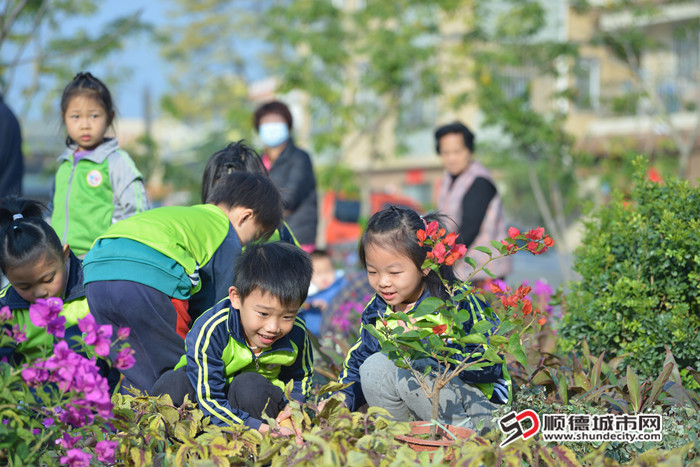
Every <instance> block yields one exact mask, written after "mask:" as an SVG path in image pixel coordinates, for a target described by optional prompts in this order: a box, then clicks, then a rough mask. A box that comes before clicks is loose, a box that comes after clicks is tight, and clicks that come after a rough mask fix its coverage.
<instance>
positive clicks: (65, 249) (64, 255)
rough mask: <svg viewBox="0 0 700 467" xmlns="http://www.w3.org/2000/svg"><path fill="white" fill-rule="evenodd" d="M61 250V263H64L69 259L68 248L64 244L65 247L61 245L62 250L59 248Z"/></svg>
mask: <svg viewBox="0 0 700 467" xmlns="http://www.w3.org/2000/svg"><path fill="white" fill-rule="evenodd" d="M61 250H62V251H63V262H64V263H65V262H67V261H68V259H69V258H70V247H69V246H68V244H67V243H66V244H65V245H63V248H61Z"/></svg>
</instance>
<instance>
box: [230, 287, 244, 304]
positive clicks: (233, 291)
mask: <svg viewBox="0 0 700 467" xmlns="http://www.w3.org/2000/svg"><path fill="white" fill-rule="evenodd" d="M228 298H229V300H231V306H233V307H234V308H235V309H237V310H240V309H241V295H240V294H239V293H238V289H237V288H235V287H234V286H231V287H229V288H228Z"/></svg>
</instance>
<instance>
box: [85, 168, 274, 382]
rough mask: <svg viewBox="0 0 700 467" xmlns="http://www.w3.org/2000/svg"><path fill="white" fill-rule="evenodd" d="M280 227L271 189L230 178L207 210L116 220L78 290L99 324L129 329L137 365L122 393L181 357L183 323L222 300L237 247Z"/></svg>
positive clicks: (159, 211)
mask: <svg viewBox="0 0 700 467" xmlns="http://www.w3.org/2000/svg"><path fill="white" fill-rule="evenodd" d="M281 221H282V201H281V198H280V195H279V192H278V191H277V188H275V186H274V185H273V184H272V182H271V181H270V179H269V178H268V177H266V176H264V175H255V174H246V173H241V172H234V173H232V174H230V175H227V176H226V177H224V178H223V179H222V180H221V181H220V182H219V183H218V184H217V185H216V187H215V188H214V191H213V192H212V193H211V195H210V196H209V204H200V205H196V206H189V207H185V206H168V207H162V208H156V209H152V210H150V211H146V212H142V213H140V214H137V215H135V216H132V217H130V218H129V219H125V220H123V221H120V222H117V223H116V224H114V225H113V226H112V227H110V228H109V229H108V230H107V232H106V233H105V234H103V235H101V236H100V237H99V238H98V239H97V241H96V242H95V246H94V247H93V248H92V249H91V250H90V252H89V253H88V254H87V256H86V257H85V262H84V271H85V290H86V293H87V298H88V303H89V304H90V310H91V311H92V313H93V315H94V316H95V319H96V321H97V322H98V323H99V324H111V325H112V326H113V327H115V333H116V328H119V327H129V328H130V329H131V333H130V334H129V338H128V339H127V341H128V342H129V343H130V344H131V348H132V349H133V350H134V352H135V353H134V358H135V359H136V364H135V365H134V366H133V367H132V368H130V369H128V370H125V371H124V373H123V374H124V381H123V382H122V388H124V389H126V388H128V387H129V386H132V387H134V388H136V389H139V390H142V391H143V390H149V389H151V387H152V386H153V383H155V381H156V380H157V379H158V377H160V376H161V375H162V374H163V373H164V372H165V371H167V370H169V369H172V368H173V367H174V366H175V364H176V363H177V362H178V360H179V359H180V357H181V356H182V354H183V353H184V351H185V341H184V338H185V335H186V334H187V331H188V330H189V327H190V323H191V322H192V321H193V320H194V319H196V318H197V317H198V316H199V315H200V314H201V313H203V312H204V311H205V310H207V309H209V308H211V307H212V306H213V305H214V304H215V303H216V302H217V301H219V300H221V299H223V298H225V297H226V296H227V295H228V288H229V286H230V285H231V283H232V282H233V264H234V263H235V260H236V258H237V257H238V255H239V254H240V253H241V248H242V246H243V245H245V244H247V243H249V242H252V241H256V240H258V239H260V238H266V237H268V236H269V235H270V234H271V233H272V232H273V231H274V229H275V228H276V227H277V226H278V225H279V224H280V222H281Z"/></svg>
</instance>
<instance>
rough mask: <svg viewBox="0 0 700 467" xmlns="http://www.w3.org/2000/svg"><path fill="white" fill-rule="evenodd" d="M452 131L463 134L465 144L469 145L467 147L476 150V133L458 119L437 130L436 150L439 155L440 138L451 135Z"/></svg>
mask: <svg viewBox="0 0 700 467" xmlns="http://www.w3.org/2000/svg"><path fill="white" fill-rule="evenodd" d="M450 133H457V134H459V135H462V138H464V145H465V146H466V147H467V149H469V152H471V153H473V152H474V143H475V142H476V137H475V136H474V133H472V132H471V130H470V129H469V127H467V125H465V124H464V123H462V122H459V121H456V122H452V123H449V124H447V125H443V126H441V127H440V128H438V129H437V130H435V152H437V153H438V155H439V154H440V139H441V138H442V137H443V136H445V135H449V134H450Z"/></svg>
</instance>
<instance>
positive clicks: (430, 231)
mask: <svg viewBox="0 0 700 467" xmlns="http://www.w3.org/2000/svg"><path fill="white" fill-rule="evenodd" d="M438 228H439V225H438V223H437V221H432V222H431V223H430V224H428V228H427V229H426V231H425V234H426V236H428V237H430V238H432V239H433V240H435V238H436V237H437V233H438Z"/></svg>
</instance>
